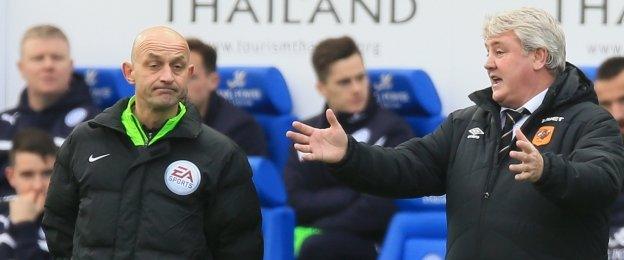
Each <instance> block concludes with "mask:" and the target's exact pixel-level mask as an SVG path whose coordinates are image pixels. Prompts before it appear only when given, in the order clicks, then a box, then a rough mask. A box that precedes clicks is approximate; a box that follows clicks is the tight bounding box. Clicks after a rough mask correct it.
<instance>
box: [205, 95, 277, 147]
mask: <svg viewBox="0 0 624 260" xmlns="http://www.w3.org/2000/svg"><path fill="white" fill-rule="evenodd" d="M204 123H205V124H206V125H208V126H210V127H212V128H214V129H215V130H217V131H219V132H220V133H222V134H224V135H226V136H227V137H229V138H230V139H232V141H234V142H235V143H236V144H238V146H240V147H241V148H242V149H243V151H245V153H246V154H247V155H248V156H252V155H253V156H267V155H268V154H269V151H268V147H267V142H266V137H265V136H264V131H262V127H261V126H260V125H259V124H258V123H257V122H256V120H255V119H254V118H253V116H251V115H250V114H248V113H247V112H245V111H244V110H242V109H241V108H238V107H236V106H234V105H232V104H231V103H230V102H228V101H227V100H226V99H225V98H223V97H221V96H219V95H218V94H217V92H214V93H212V95H210V102H208V111H207V113H206V116H204Z"/></svg>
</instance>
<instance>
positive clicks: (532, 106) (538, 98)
mask: <svg viewBox="0 0 624 260" xmlns="http://www.w3.org/2000/svg"><path fill="white" fill-rule="evenodd" d="M546 92H548V88H546V89H544V90H542V92H540V93H539V94H537V95H535V96H534V97H533V98H531V99H530V100H529V101H527V102H526V103H524V105H522V106H521V107H523V108H524V109H526V110H527V111H529V113H531V114H532V113H533V112H535V110H537V108H539V106H540V105H541V104H542V102H543V101H544V97H546ZM507 109H511V108H508V107H501V113H502V112H503V111H505V110H507Z"/></svg>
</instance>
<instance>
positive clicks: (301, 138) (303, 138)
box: [286, 131, 310, 144]
mask: <svg viewBox="0 0 624 260" xmlns="http://www.w3.org/2000/svg"><path fill="white" fill-rule="evenodd" d="M286 137H288V138H290V140H293V142H295V143H298V144H310V137H309V136H307V135H304V134H301V133H297V132H293V131H288V132H286Z"/></svg>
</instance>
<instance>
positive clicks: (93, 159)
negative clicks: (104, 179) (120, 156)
mask: <svg viewBox="0 0 624 260" xmlns="http://www.w3.org/2000/svg"><path fill="white" fill-rule="evenodd" d="M109 155H110V153H107V154H104V155H100V156H97V157H93V154H91V155H90V156H89V162H90V163H92V162H95V161H97V160H99V159H102V158H104V157H106V156H109Z"/></svg>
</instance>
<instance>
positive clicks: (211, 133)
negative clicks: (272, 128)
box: [43, 26, 263, 259]
mask: <svg viewBox="0 0 624 260" xmlns="http://www.w3.org/2000/svg"><path fill="white" fill-rule="evenodd" d="M131 53H132V56H131V59H130V61H129V62H124V63H123V65H122V69H123V73H124V76H125V78H126V80H127V81H128V82H129V83H131V84H132V85H134V86H135V95H134V96H132V97H131V98H125V99H122V100H120V101H118V102H117V103H115V104H114V105H113V106H112V107H110V108H109V109H106V110H105V111H104V112H102V113H101V114H99V115H98V116H96V117H95V118H94V119H92V120H89V121H88V122H87V123H83V124H80V125H79V126H78V127H77V128H76V130H75V131H74V132H72V134H71V135H70V136H69V137H68V138H67V141H65V143H64V144H63V146H62V147H61V149H60V150H59V153H58V157H57V162H56V165H55V167H54V174H52V180H51V182H50V190H49V193H48V198H47V200H46V203H45V215H44V218H43V227H44V231H45V234H46V237H47V239H48V246H49V248H50V253H51V254H52V255H53V256H54V257H55V258H73V259H90V258H94V257H97V258H100V259H261V258H262V251H263V246H262V230H261V224H262V223H261V216H260V203H259V201H258V195H257V193H256V191H255V188H254V185H253V183H252V181H251V169H250V167H249V163H248V161H247V157H246V156H245V153H244V152H243V151H242V150H241V149H240V148H239V147H238V146H237V145H236V144H234V142H232V141H231V140H229V139H228V138H226V137H225V136H224V135H222V134H220V133H218V132H217V131H215V130H213V129H211V128H209V127H207V126H205V125H203V124H202V123H201V119H200V117H199V115H198V113H197V111H196V109H194V108H191V107H188V106H187V105H186V104H184V102H182V101H183V100H184V99H185V98H186V90H187V89H186V88H187V85H186V84H187V83H188V79H189V77H190V76H191V75H192V74H193V68H194V67H193V65H192V64H190V63H189V56H190V51H189V48H188V45H187V43H186V40H185V39H184V38H183V37H182V36H181V35H180V34H179V33H178V32H176V31H174V30H172V29H170V28H168V27H164V26H158V27H151V28H148V29H146V30H144V31H142V32H141V33H140V34H139V35H138V36H137V37H136V39H135V41H134V44H133V45H132V52H131Z"/></svg>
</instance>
